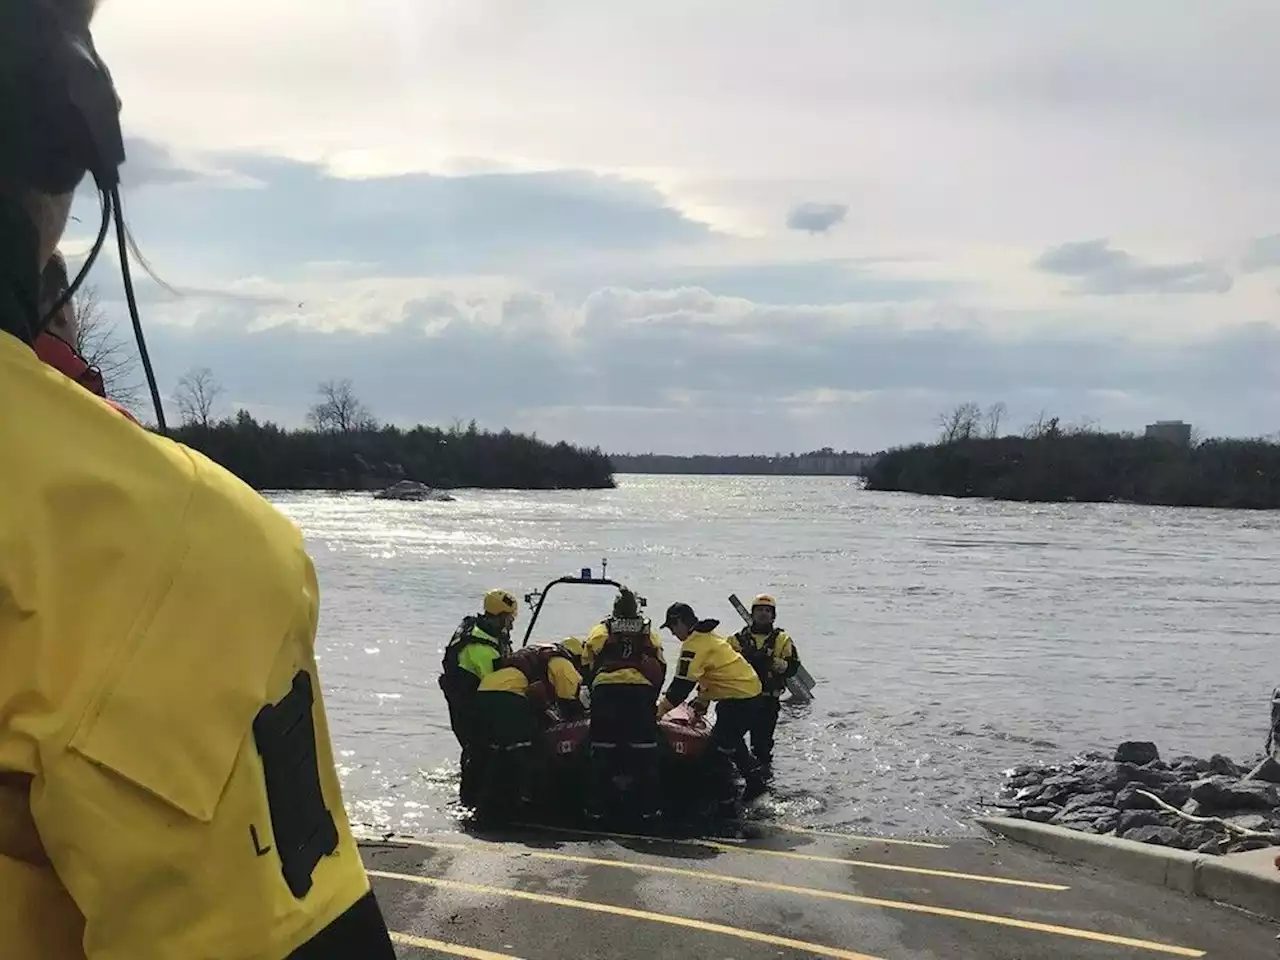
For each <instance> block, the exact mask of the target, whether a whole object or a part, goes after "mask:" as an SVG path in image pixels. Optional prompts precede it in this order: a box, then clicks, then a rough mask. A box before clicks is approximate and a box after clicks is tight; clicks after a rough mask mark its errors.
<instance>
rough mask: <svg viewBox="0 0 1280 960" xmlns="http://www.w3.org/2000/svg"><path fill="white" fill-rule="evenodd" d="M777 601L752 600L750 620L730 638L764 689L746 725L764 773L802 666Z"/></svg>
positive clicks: (764, 597) (761, 597)
mask: <svg viewBox="0 0 1280 960" xmlns="http://www.w3.org/2000/svg"><path fill="white" fill-rule="evenodd" d="M777 615H778V603H777V601H776V600H774V598H773V597H771V596H769V595H768V594H767V593H762V594H760V595H759V596H758V597H756V598H755V599H754V600H753V601H751V623H750V624H748V625H747V626H744V627H743V628H742V629H741V630H739V631H738V632H737V633H736V634H734V635H733V637H732V638H730V641H729V642H730V643H731V644H732V645H733V647H734V649H735V650H737V651H739V652H740V653H741V654H742V656H743V657H745V658H746V661H747V663H749V664H751V666H752V667H753V668H754V669H755V671H756V676H758V677H759V678H760V685H761V686H762V687H763V689H764V693H763V695H762V696H761V698H760V706H759V707H758V708H757V709H756V715H755V719H754V721H752V724H751V726H750V727H748V729H747V735H748V736H749V737H750V739H751V754H752V759H753V760H754V761H755V764H756V767H757V768H758V769H759V770H760V774H761V776H763V777H769V776H770V775H771V774H772V767H773V736H774V731H775V730H776V729H777V727H778V711H779V708H780V706H781V703H782V699H781V698H782V691H784V690H785V689H786V688H787V681H788V680H790V679H791V678H792V677H794V676H795V675H796V673H797V671H799V669H800V654H799V653H797V652H796V645H795V643H793V642H792V640H791V637H790V636H789V635H788V634H787V631H785V630H783V629H782V628H780V627H779V626H777V623H776V619H777Z"/></svg>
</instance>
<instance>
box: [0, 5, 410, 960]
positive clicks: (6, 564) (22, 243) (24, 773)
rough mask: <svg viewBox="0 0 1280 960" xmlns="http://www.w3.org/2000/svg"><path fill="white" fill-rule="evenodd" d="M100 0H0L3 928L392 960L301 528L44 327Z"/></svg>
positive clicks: (62, 940) (93, 954)
mask: <svg viewBox="0 0 1280 960" xmlns="http://www.w3.org/2000/svg"><path fill="white" fill-rule="evenodd" d="M92 8H93V4H92V3H91V2H86V0H4V2H3V3H0V271H3V276H2V277H0V402H2V403H3V405H4V408H5V409H6V410H7V411H9V413H8V414H7V415H6V416H4V417H0V463H3V464H4V473H5V480H4V488H3V491H4V492H3V496H0V891H2V892H3V896H0V945H2V946H0V954H3V955H4V956H6V957H15V958H24V960H25V958H31V960H36V958H39V960H77V958H78V960H84V958H89V960H126V958H129V960H180V958H194V957H236V958H240V960H284V958H290V960H339V958H341V960H348V958H352V957H368V958H373V960H383V958H385V960H391V958H393V957H394V950H393V948H392V946H391V942H390V938H389V935H388V933H387V930H386V926H385V924H384V923H383V919H382V915H381V912H380V910H379V907H378V904H377V902H376V900H375V899H374V896H373V893H372V892H371V891H370V887H369V880H368V877H367V875H366V873H365V870H364V867H363V865H362V864H361V860H360V853H359V850H358V849H357V847H356V843H355V840H354V839H353V837H352V836H351V832H350V828H349V825H348V822H347V818H346V816H345V813H344V807H343V800H342V791H341V789H340V787H339V783H338V777H337V774H336V772H335V769H334V760H333V753H332V749H331V746H330V740H329V731H328V725H327V720H326V714H325V708H324V702H323V697H322V693H321V691H322V685H321V682H320V678H319V676H318V673H317V669H316V662H315V655H314V641H315V629H316V620H317V615H318V603H319V601H318V591H317V587H316V580H315V572H314V569H313V567H312V564H311V560H310V559H309V557H308V556H307V554H306V552H305V550H304V547H303V541H302V536H301V534H300V532H299V531H298V530H297V528H296V527H294V525H293V524H292V523H290V522H289V521H288V520H286V519H285V518H284V517H283V516H282V515H281V514H280V513H279V512H277V511H276V510H275V509H274V508H272V507H271V505H270V504H268V503H267V502H266V501H265V500H263V499H262V498H261V497H260V496H258V495H257V494H256V493H255V492H254V491H253V490H251V489H249V487H247V486H246V485H245V484H243V483H241V482H240V481H239V480H237V479H236V478H235V477H233V476H232V475H231V474H230V473H228V472H227V471H225V470H223V469H222V468H220V467H219V466H217V465H216V464H214V463H212V462H211V461H210V460H208V459H207V458H205V457H203V456H201V455H200V454H199V453H196V452H194V451H191V450H189V449H187V448H185V447H183V446H180V445H179V444H176V443H173V442H172V441H170V440H167V439H165V438H163V437H161V436H157V435H155V434H152V433H149V432H147V431H144V430H139V429H138V428H137V427H136V426H134V425H133V424H131V423H129V422H128V421H127V420H125V419H124V418H123V417H121V416H119V415H118V414H117V413H116V412H115V411H114V410H112V409H110V408H109V407H107V406H106V405H105V404H103V403H102V402H101V401H100V400H99V399H98V398H97V397H94V396H92V395H91V394H90V392H89V391H88V390H86V389H84V388H83V387H82V386H80V385H79V384H76V383H74V382H72V381H71V380H69V379H67V378H66V377H65V376H63V375H62V374H60V373H58V372H57V371H55V370H53V369H51V368H50V367H49V366H48V365H46V364H45V363H43V362H41V360H40V359H39V358H38V357H37V356H36V354H35V352H34V349H33V344H34V341H35V340H36V338H37V337H38V336H39V334H40V333H41V332H42V329H43V324H44V322H45V319H46V317H45V314H44V313H42V312H41V311H40V309H39V290H40V277H41V271H42V270H43V268H44V266H45V264H46V263H47V262H48V260H49V258H50V256H51V255H52V253H53V251H54V248H55V247H56V246H57V243H58V241H59V239H60V237H61V235H62V232H63V229H64V227H65V225H66V220H67V215H68V211H69V209H70V205H71V196H72V193H73V191H74V189H75V187H76V185H77V184H78V183H79V182H80V180H81V179H82V178H83V176H84V173H85V172H86V169H91V170H92V171H93V173H94V175H95V178H96V179H97V180H98V183H99V185H100V186H101V187H102V188H103V189H110V188H114V186H115V183H116V180H115V178H116V172H117V168H118V166H119V164H120V162H121V161H122V160H123V147H122V146H121V137H120V133H119V126H118V118H117V115H116V111H117V109H118V101H117V100H116V99H115V95H114V92H113V90H112V88H111V86H110V82H109V79H108V77H107V74H106V72H105V68H103V67H101V64H100V62H98V61H97V60H96V55H94V54H93V53H92V50H93V47H92V41H91V39H90V36H89V19H90V16H91V14H92Z"/></svg>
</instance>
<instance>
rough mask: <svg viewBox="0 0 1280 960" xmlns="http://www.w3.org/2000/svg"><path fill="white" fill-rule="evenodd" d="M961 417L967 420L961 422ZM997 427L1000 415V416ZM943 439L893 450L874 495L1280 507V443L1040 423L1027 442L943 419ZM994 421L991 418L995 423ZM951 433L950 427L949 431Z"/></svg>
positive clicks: (874, 478) (874, 477)
mask: <svg viewBox="0 0 1280 960" xmlns="http://www.w3.org/2000/svg"><path fill="white" fill-rule="evenodd" d="M962 419H963V418H962ZM996 419H997V421H998V418H996ZM942 422H943V435H942V437H941V438H940V439H939V441H938V442H937V443H933V444H917V445H915V446H911V447H905V448H901V449H896V450H891V451H889V452H888V453H886V454H884V455H883V456H882V457H881V458H880V459H879V460H878V461H877V462H876V463H875V464H874V465H873V466H872V467H871V469H870V470H869V471H868V475H867V489H868V490H897V491H905V492H910V493H923V494H934V495H939V496H949V497H989V498H992V499H997V500H1021V501H1038V502H1067V501H1081V502H1108V501H1119V502H1131V503H1147V504H1158V505H1163V506H1184V507H1233V508H1243V509H1259V510H1270V509H1276V508H1280V444H1276V443H1271V442H1269V441H1265V440H1229V439H1215V440H1207V441H1204V442H1201V443H1189V444H1185V445H1184V444H1180V443H1175V442H1170V441H1168V440H1163V439H1156V438H1150V437H1139V436H1135V435H1133V434H1125V433H1104V432H1101V431H1098V430H1095V429H1092V428H1089V427H1078V428H1064V427H1062V426H1060V424H1059V421H1058V420H1057V419H1056V418H1054V419H1049V420H1045V419H1044V418H1041V420H1040V421H1038V422H1037V423H1036V424H1033V425H1032V426H1031V427H1030V428H1028V429H1027V431H1026V432H1025V433H1024V434H1023V435H1022V436H991V435H990V433H992V432H994V431H992V430H990V429H988V430H985V431H984V430H982V429H979V428H978V425H979V423H980V422H981V421H976V420H975V421H974V428H973V429H965V428H964V425H963V423H961V424H960V428H959V429H955V427H956V420H955V416H954V414H949V415H947V416H946V417H944V418H943V420H942ZM989 423H990V420H989V419H988V420H987V424H988V426H989ZM949 428H950V429H949Z"/></svg>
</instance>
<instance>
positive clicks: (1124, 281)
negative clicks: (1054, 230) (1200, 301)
mask: <svg viewBox="0 0 1280 960" xmlns="http://www.w3.org/2000/svg"><path fill="white" fill-rule="evenodd" d="M1034 266H1035V267H1036V268H1038V269H1040V270H1042V271H1044V272H1045V273H1052V274H1057V275H1059V276H1064V277H1073V278H1075V279H1076V281H1077V283H1076V291H1077V292H1078V293H1086V294H1097V295H1101V296H1114V295H1123V294H1131V293H1226V292H1227V291H1229V290H1230V289H1231V287H1232V285H1233V280H1232V278H1231V275H1230V274H1229V273H1227V272H1226V270H1225V269H1223V267H1222V264H1220V263H1217V262H1214V261H1209V260H1193V261H1189V262H1186V263H1165V264H1161V263H1148V262H1146V261H1143V260H1141V259H1139V258H1138V257H1135V256H1134V255H1133V254H1131V253H1126V252H1125V251H1123V250H1115V249H1112V247H1111V246H1110V244H1109V242H1108V241H1107V240H1106V239H1100V240H1084V241H1079V242H1075V243H1064V244H1061V245H1059V246H1056V247H1050V248H1049V249H1047V250H1046V251H1045V252H1044V253H1042V254H1041V255H1040V256H1039V257H1038V258H1037V259H1036V261H1035V263H1034Z"/></svg>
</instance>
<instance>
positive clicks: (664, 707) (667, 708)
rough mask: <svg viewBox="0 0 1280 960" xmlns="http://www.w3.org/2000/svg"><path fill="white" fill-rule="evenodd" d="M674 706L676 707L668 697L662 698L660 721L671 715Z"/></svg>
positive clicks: (659, 713) (660, 701)
mask: <svg viewBox="0 0 1280 960" xmlns="http://www.w3.org/2000/svg"><path fill="white" fill-rule="evenodd" d="M674 706H675V705H674V704H673V703H672V702H671V701H670V700H668V699H667V698H666V697H660V698H659V699H658V709H657V714H658V719H659V720H661V719H662V718H663V717H665V716H666V715H667V714H668V713H670V712H671V710H672V708H673V707H674Z"/></svg>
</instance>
